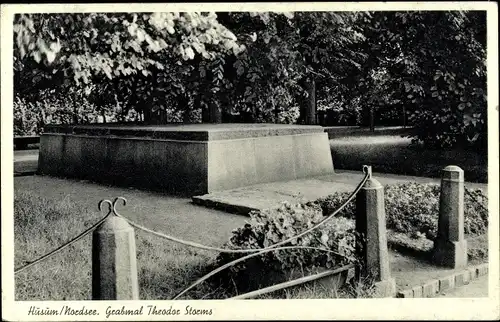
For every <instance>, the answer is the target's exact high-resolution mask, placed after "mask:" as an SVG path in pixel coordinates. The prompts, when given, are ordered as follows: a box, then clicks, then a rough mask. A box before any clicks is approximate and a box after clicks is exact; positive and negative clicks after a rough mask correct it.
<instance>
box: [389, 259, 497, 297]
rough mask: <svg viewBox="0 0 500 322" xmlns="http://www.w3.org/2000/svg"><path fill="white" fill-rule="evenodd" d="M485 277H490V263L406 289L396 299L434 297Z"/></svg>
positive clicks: (397, 294) (398, 293)
mask: <svg viewBox="0 0 500 322" xmlns="http://www.w3.org/2000/svg"><path fill="white" fill-rule="evenodd" d="M485 275H488V263H483V264H480V265H476V266H471V267H468V268H467V269H465V270H463V271H461V272H457V273H453V274H450V275H447V276H444V277H441V278H439V279H433V280H429V281H427V282H426V283H423V284H421V285H417V286H414V287H412V288H408V289H404V290H402V291H399V292H397V293H396V298H426V297H434V296H436V295H437V294H438V293H440V292H443V291H449V290H451V289H454V288H457V287H460V286H463V285H467V284H469V283H470V282H471V281H472V280H474V279H477V278H479V277H480V276H485Z"/></svg>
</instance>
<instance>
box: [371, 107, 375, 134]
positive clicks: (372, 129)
mask: <svg viewBox="0 0 500 322" xmlns="http://www.w3.org/2000/svg"><path fill="white" fill-rule="evenodd" d="M370 132H375V109H374V107H373V105H372V106H370Z"/></svg>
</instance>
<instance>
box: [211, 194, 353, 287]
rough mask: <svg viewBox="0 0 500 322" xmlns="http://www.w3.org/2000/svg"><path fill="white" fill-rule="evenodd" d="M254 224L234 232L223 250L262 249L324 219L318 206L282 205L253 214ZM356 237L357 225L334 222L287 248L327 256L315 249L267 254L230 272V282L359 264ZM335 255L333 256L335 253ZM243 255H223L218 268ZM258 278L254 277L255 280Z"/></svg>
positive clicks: (334, 220)
mask: <svg viewBox="0 0 500 322" xmlns="http://www.w3.org/2000/svg"><path fill="white" fill-rule="evenodd" d="M250 217H251V220H250V221H249V222H248V223H247V224H245V225H244V226H243V227H240V228H238V229H236V230H234V231H233V235H232V237H231V238H230V240H229V242H227V243H226V244H225V245H224V247H226V248H229V249H262V248H265V247H268V246H271V245H273V244H276V243H279V242H281V241H283V240H286V239H288V238H290V237H293V236H296V235H298V234H299V233H302V232H303V231H305V230H306V229H308V228H311V227H312V226H314V225H315V224H317V223H318V222H319V221H321V220H322V219H323V215H322V212H321V209H320V208H319V207H317V206H307V205H303V204H295V205H292V204H289V203H287V202H285V203H283V204H282V205H281V206H279V207H276V208H273V209H268V210H264V211H262V212H252V213H251V214H250ZM355 242H356V233H355V227H354V222H353V221H352V220H350V219H347V218H334V219H333V220H330V221H328V222H326V223H325V224H323V225H321V226H320V227H318V228H317V229H315V230H313V231H312V232H311V233H309V234H306V235H304V236H303V237H299V238H297V239H293V240H292V241H290V243H289V244H288V245H284V246H308V247H315V248H320V249H326V250H330V251H331V252H324V251H320V250H314V249H291V250H280V251H273V252H268V253H265V254H263V255H260V256H258V257H257V258H255V259H254V260H252V259H250V260H247V261H243V262H241V263H239V264H236V265H234V266H232V267H231V268H230V270H229V272H228V274H229V275H230V277H231V279H233V280H235V281H238V282H239V284H241V283H243V282H244V280H245V279H246V275H247V274H253V275H254V276H255V275H256V274H257V275H258V272H257V271H256V270H262V271H263V272H266V273H267V274H270V275H271V272H290V271H292V270H294V269H295V270H297V269H298V270H299V271H302V272H306V271H313V270H314V269H317V268H323V269H325V268H327V269H328V268H338V267H340V266H342V265H346V264H348V263H354V262H356V257H355V248H356V244H355ZM332 252H333V253H332ZM242 256H243V255H241V254H228V253H221V254H219V255H218V257H217V260H218V263H219V264H223V263H227V262H229V261H231V260H234V259H236V258H239V257H242ZM252 278H255V277H252Z"/></svg>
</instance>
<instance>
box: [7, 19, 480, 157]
mask: <svg viewBox="0 0 500 322" xmlns="http://www.w3.org/2000/svg"><path fill="white" fill-rule="evenodd" d="M485 19H486V16H485V13H484V12H479V11H474V12H462V11H461V12H459V11H454V12H446V11H439V12H416V11H414V12H371V13H370V12H295V13H293V14H292V13H271V12H259V13H252V12H231V13H217V14H215V13H196V12H183V13H169V12H164V13H158V12H156V13H140V14H139V13H88V14H87V13H72V14H23V15H17V16H16V17H15V22H14V43H15V47H14V69H15V78H14V88H15V95H16V96H17V101H18V102H23V105H22V106H23V108H24V109H27V110H32V109H34V110H35V111H34V112H33V111H30V112H26V111H25V112H24V113H25V115H27V114H29V113H32V114H35V115H36V118H37V119H38V120H39V121H38V123H39V124H40V126H39V128H38V129H37V131H41V130H42V129H43V124H44V122H53V121H54V119H50V118H49V119H46V118H45V116H44V115H42V114H41V111H39V110H38V109H37V108H36V105H37V104H42V105H43V106H46V105H47V104H49V103H48V102H54V101H58V100H59V101H61V100H62V101H65V100H66V99H67V98H71V100H72V101H73V102H77V103H76V105H75V106H85V107H86V108H84V109H79V108H75V107H74V106H71V105H72V104H70V103H66V104H65V103H62V105H61V104H52V103H50V106H51V108H52V109H55V110H57V111H58V113H66V112H64V111H67V112H68V113H66V114H67V115H72V116H71V117H70V119H71V122H73V123H75V122H92V121H93V120H94V119H96V118H95V117H94V116H92V115H101V116H102V115H103V113H104V115H107V114H110V116H109V117H108V118H107V119H106V121H113V120H134V121H145V122H148V123H167V122H178V121H185V122H201V121H205V122H221V121H232V122H234V121H241V122H277V123H311V122H315V118H316V117H318V118H319V117H320V118H322V120H323V121H325V120H327V119H329V120H331V121H332V122H333V123H334V124H338V125H356V124H364V125H367V124H368V123H369V119H370V111H373V112H374V114H375V119H376V121H377V122H379V123H384V124H388V125H390V124H401V122H406V123H408V124H412V125H414V126H415V133H414V134H413V136H414V138H415V140H416V141H419V142H420V141H421V142H425V143H426V144H430V145H438V146H453V145H458V144H460V145H474V146H480V147H484V146H485V142H486V92H485V81H486V68H485V58H486V56H485V55H486V54H485V53H486V52H485V48H486V30H485ZM64 105H66V106H64ZM67 105H70V106H67ZM102 110H104V112H102ZM131 110H133V111H134V113H132V115H129V112H130V111H131ZM315 110H318V115H317V116H316V114H315ZM59 111H61V112H59ZM311 111H312V112H311ZM87 114H88V115H91V116H88V117H87V116H86V115H87ZM18 115H19V116H18V118H17V119H16V120H17V121H18V123H22V122H24V119H22V115H23V114H22V113H21V114H18ZM111 115H112V116H111ZM25 118H26V117H25ZM56 119H57V118H56ZM57 121H61V122H63V121H64V120H62V119H57ZM99 121H105V117H101V118H100V119H99ZM28 123H29V122H28ZM21 127H24V128H30V127H31V125H25V124H24V123H23V124H22V126H21ZM20 131H21V132H22V130H20Z"/></svg>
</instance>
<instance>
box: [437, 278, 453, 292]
mask: <svg viewBox="0 0 500 322" xmlns="http://www.w3.org/2000/svg"><path fill="white" fill-rule="evenodd" d="M454 287H455V275H450V276H446V277H442V278H440V279H439V291H440V292H442V291H446V290H449V289H451V288H454Z"/></svg>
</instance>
